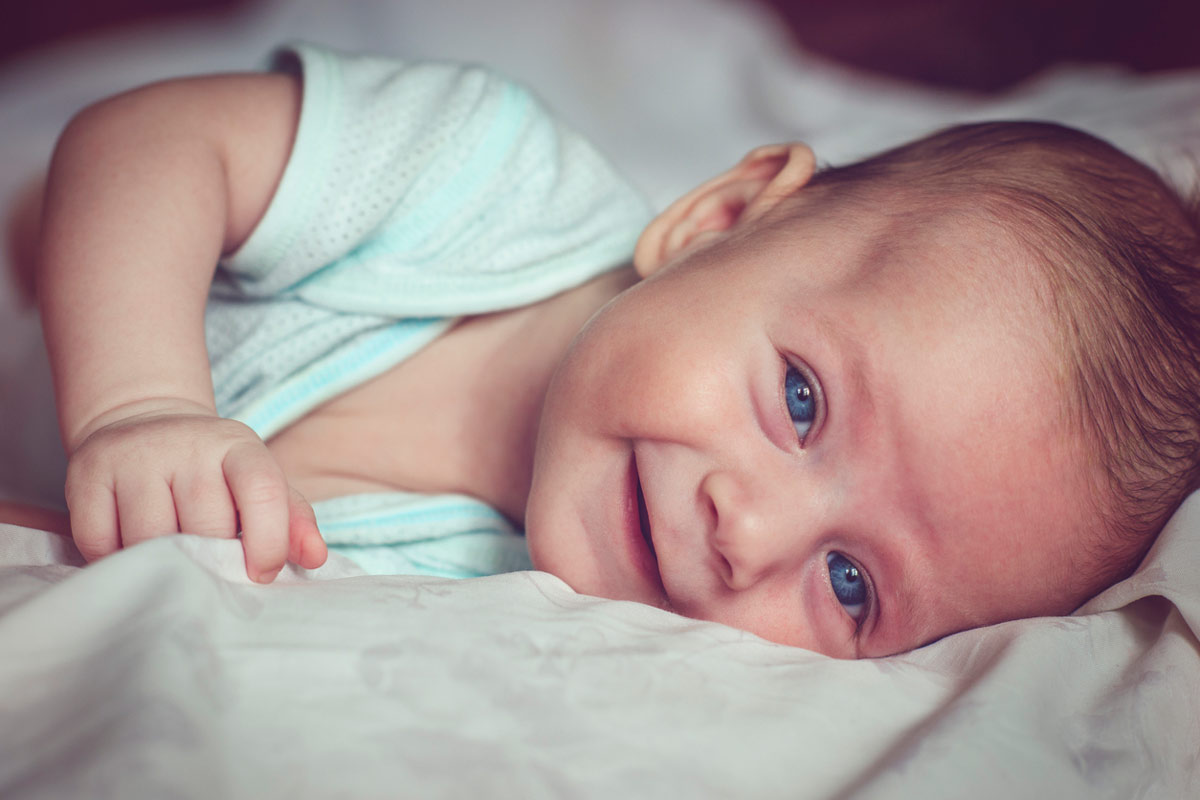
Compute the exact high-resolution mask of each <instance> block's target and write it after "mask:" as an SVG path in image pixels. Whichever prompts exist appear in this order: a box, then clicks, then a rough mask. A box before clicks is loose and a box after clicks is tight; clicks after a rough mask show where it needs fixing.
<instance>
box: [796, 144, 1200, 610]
mask: <svg viewBox="0 0 1200 800" xmlns="http://www.w3.org/2000/svg"><path fill="white" fill-rule="evenodd" d="M818 186H826V187H829V188H830V189H832V190H835V191H840V190H842V189H849V190H851V191H852V192H853V191H855V190H867V191H870V190H871V189H872V188H880V187H886V188H890V189H892V190H897V191H900V192H902V193H904V195H905V196H906V197H908V198H910V199H917V200H918V201H920V200H928V201H931V202H934V203H939V204H940V203H944V202H946V201H950V202H955V201H962V200H964V199H965V200H969V202H970V203H972V207H975V208H978V209H980V211H982V212H983V213H984V214H988V215H990V216H991V217H992V218H993V219H995V220H997V221H998V222H1000V223H1001V224H1002V225H1003V226H1004V228H1005V230H1006V231H1008V232H1009V233H1010V234H1012V235H1014V236H1015V237H1016V238H1017V240H1018V241H1019V242H1021V243H1022V244H1023V245H1025V246H1026V248H1027V249H1029V250H1031V251H1032V252H1033V253H1035V254H1037V255H1038V256H1039V258H1038V260H1039V262H1040V264H1041V266H1042V267H1043V268H1044V272H1045V278H1046V284H1047V286H1048V289H1049V295H1050V297H1049V301H1050V303H1049V304H1050V306H1051V311H1052V313H1053V314H1054V315H1055V316H1056V317H1057V319H1056V322H1057V323H1058V335H1059V337H1060V344H1061V347H1062V348H1063V350H1064V352H1065V354H1066V357H1067V362H1068V364H1067V365H1066V367H1067V370H1068V376H1069V377H1068V383H1069V384H1070V386H1069V397H1068V398H1067V408H1066V410H1067V412H1068V413H1069V414H1070V415H1071V416H1072V417H1074V418H1075V421H1076V422H1077V424H1078V425H1079V426H1080V427H1081V429H1082V430H1083V431H1084V433H1085V436H1086V438H1087V440H1088V441H1089V442H1090V444H1091V445H1092V447H1091V452H1092V453H1093V455H1094V457H1096V458H1098V459H1099V461H1100V465H1101V466H1102V468H1103V472H1104V474H1106V475H1107V484H1108V485H1107V486H1101V487H1097V488H1100V489H1101V490H1102V491H1103V490H1107V491H1106V492H1103V493H1102V494H1101V497H1105V498H1107V499H1106V500H1102V501H1100V502H1099V505H1100V508H1098V512H1099V514H1100V517H1101V520H1102V522H1103V524H1104V527H1105V528H1106V530H1107V533H1108V535H1107V536H1104V537H1103V541H1101V542H1100V543H1099V545H1098V546H1096V547H1095V548H1094V560H1095V562H1096V564H1095V570H1094V572H1093V574H1092V575H1091V576H1090V580H1093V581H1096V582H1097V583H1103V584H1107V583H1111V582H1113V581H1115V580H1118V579H1120V578H1122V577H1124V576H1126V575H1127V574H1128V573H1129V572H1131V571H1132V570H1133V569H1134V568H1135V567H1136V566H1137V564H1138V562H1139V561H1140V560H1141V558H1142V557H1143V556H1144V555H1145V552H1146V550H1147V549H1148V548H1149V547H1150V545H1151V543H1152V542H1153V540H1154V537H1155V535H1156V534H1157V533H1158V531H1159V530H1160V529H1161V528H1162V526H1163V525H1164V524H1165V522H1166V520H1167V518H1168V517H1169V516H1170V515H1171V514H1172V513H1173V512H1174V511H1175V509H1176V508H1177V507H1178V506H1179V504H1180V503H1181V502H1182V500H1183V498H1184V497H1185V496H1186V495H1187V494H1188V493H1189V492H1191V491H1193V490H1195V489H1196V488H1198V487H1200V187H1198V188H1197V190H1196V191H1195V192H1194V194H1193V197H1191V198H1190V199H1184V198H1183V197H1181V196H1180V194H1179V193H1178V192H1176V191H1175V190H1173V189H1172V188H1171V187H1170V186H1168V185H1167V184H1166V183H1165V182H1164V180H1163V179H1162V178H1161V177H1160V176H1159V175H1158V174H1156V173H1155V172H1154V171H1152V170H1151V169H1149V168H1148V167H1146V166H1145V165H1143V164H1141V163H1140V162H1138V161H1136V160H1135V159H1133V158H1131V157H1129V156H1128V155H1126V154H1124V153H1122V152H1121V151H1120V150H1118V149H1117V148H1115V147H1113V146H1112V145H1110V144H1108V143H1106V142H1104V141H1102V140H1100V139H1098V138H1096V137H1094V136H1091V135H1089V134H1086V133H1083V132H1081V131H1077V130H1073V129H1071V128H1067V127H1064V126H1061V125H1056V124H1051V123H1042V122H987V123H978V124H971V125H959V126H956V127H952V128H948V129H945V130H942V131H939V132H937V133H934V134H932V135H931V136H928V137H926V138H923V139H920V140H917V141H915V142H912V143H910V144H907V145H904V146H901V147H898V148H896V149H893V150H889V151H887V152H885V153H881V154H879V155H877V156H874V157H872V158H870V159H867V160H865V161H862V162H858V163H856V164H851V165H848V166H845V167H836V168H828V169H824V170H822V171H820V172H819V173H818V174H817V175H816V176H814V178H813V179H812V181H811V182H810V187H814V188H815V187H818ZM1095 588H1099V587H1098V586H1097V587H1095Z"/></svg>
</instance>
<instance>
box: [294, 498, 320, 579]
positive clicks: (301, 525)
mask: <svg viewBox="0 0 1200 800" xmlns="http://www.w3.org/2000/svg"><path fill="white" fill-rule="evenodd" d="M289 488H290V487H289ZM290 496H291V499H290V503H289V505H290V513H289V515H288V541H289V542H290V545H289V547H288V561H291V562H292V563H293V564H299V565H300V566H301V567H304V568H305V569H316V568H317V567H319V566H321V565H322V564H324V563H325V559H326V557H327V556H328V550H327V549H326V547H325V540H324V539H323V538H321V532H320V531H318V530H317V517H316V515H315V514H314V513H313V510H312V506H310V505H309V504H308V501H307V500H305V499H304V496H303V495H301V494H300V492H298V491H296V490H295V489H290Z"/></svg>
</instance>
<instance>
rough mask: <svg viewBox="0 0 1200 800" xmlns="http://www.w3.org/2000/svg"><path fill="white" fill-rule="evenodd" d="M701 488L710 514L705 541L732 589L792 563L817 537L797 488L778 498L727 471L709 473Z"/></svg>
mask: <svg viewBox="0 0 1200 800" xmlns="http://www.w3.org/2000/svg"><path fill="white" fill-rule="evenodd" d="M701 491H702V493H703V495H704V496H705V497H706V499H707V501H708V503H709V504H710V509H711V514H712V516H713V523H712V530H711V533H710V545H711V546H712V548H713V550H714V552H715V554H716V555H717V564H718V569H720V570H721V571H722V575H721V578H722V579H723V580H724V582H725V584H726V585H727V586H728V587H729V588H730V589H733V590H734V591H743V590H745V589H749V588H751V587H752V586H754V585H755V584H757V583H758V582H759V581H761V580H762V579H763V578H764V577H766V576H768V575H770V574H772V573H773V572H775V571H777V570H779V569H788V568H793V567H795V566H797V565H798V564H799V563H800V561H801V559H802V558H803V551H804V550H805V548H807V547H809V546H811V545H812V544H813V543H814V542H815V540H816V538H817V531H818V528H819V524H818V523H817V517H816V516H815V513H814V514H809V512H808V510H806V509H805V505H806V502H805V498H804V497H803V494H802V493H800V494H798V495H796V496H791V495H790V494H789V495H788V497H787V498H783V497H781V496H780V495H781V494H783V493H782V492H772V491H768V490H766V489H765V488H764V487H763V486H761V485H756V484H754V483H751V482H749V481H745V480H739V479H738V477H737V476H736V475H735V474H733V473H730V472H713V473H710V474H709V475H707V476H706V477H705V478H704V480H703V482H702V485H701ZM812 511H814V512H815V509H812Z"/></svg>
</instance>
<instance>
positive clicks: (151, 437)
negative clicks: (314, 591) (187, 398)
mask: <svg viewBox="0 0 1200 800" xmlns="http://www.w3.org/2000/svg"><path fill="white" fill-rule="evenodd" d="M130 410H134V409H125V410H124V412H127V411H130ZM124 412H122V411H119V412H117V414H116V416H117V417H118V418H117V419H112V416H113V415H112V414H110V415H106V417H105V418H102V419H100V420H99V421H98V423H93V425H92V426H90V427H92V428H93V430H91V432H90V433H88V434H87V435H86V438H85V439H83V441H82V443H81V444H80V445H79V446H78V447H77V448H76V449H75V451H74V452H73V453H72V454H71V458H70V462H69V463H68V466H67V484H66V495H67V508H68V509H70V512H71V535H72V536H73V537H74V539H75V544H76V545H77V546H78V548H79V551H80V553H82V554H83V557H84V558H85V559H87V560H88V561H93V560H95V559H98V558H101V557H102V556H106V555H108V554H109V553H112V552H114V551H116V550H119V549H120V548H122V547H129V546H131V545H134V544H137V543H138V542H140V541H143V540H146V539H152V538H154V537H156V536H163V535H166V534H170V533H177V532H180V531H183V532H186V533H194V534H199V535H201V536H215V537H219V538H224V539H231V538H233V537H234V536H236V535H237V532H238V529H239V527H240V529H241V532H242V547H243V548H244V549H245V552H246V574H247V575H248V576H249V577H250V578H251V579H252V580H255V581H258V582H259V583H270V582H271V581H273V580H274V579H275V576H276V575H278V574H279V571H280V570H281V569H282V568H283V565H284V562H285V561H292V562H294V563H296V564H299V565H300V566H302V567H305V568H307V569H314V568H316V567H319V566H320V565H321V564H323V563H325V557H326V548H325V542H324V540H323V539H322V538H321V534H320V533H319V532H318V531H317V523H316V518H315V517H314V515H313V511H312V507H311V506H309V504H308V503H307V502H306V501H305V500H304V498H303V497H301V496H300V493H299V492H297V491H296V490H295V489H293V488H292V487H291V486H289V485H288V482H287V478H286V477H285V475H284V473H283V470H282V469H281V468H280V466H279V464H278V463H276V461H275V457H274V456H273V455H272V454H271V452H270V450H268V449H267V446H266V444H265V443H263V441H262V439H260V438H259V437H258V436H257V435H256V434H255V433H254V431H252V430H251V429H250V428H248V427H246V426H245V425H243V424H242V423H240V422H236V421H234V420H230V419H224V418H222V417H218V416H217V415H216V414H214V413H212V412H211V411H209V410H207V409H205V408H204V407H203V406H199V405H196V404H192V403H184V402H178V403H176V402H170V403H161V404H160V403H154V404H151V406H150V407H149V408H147V406H145V405H143V406H141V407H140V408H137V409H136V410H135V413H132V414H129V415H125V413H124Z"/></svg>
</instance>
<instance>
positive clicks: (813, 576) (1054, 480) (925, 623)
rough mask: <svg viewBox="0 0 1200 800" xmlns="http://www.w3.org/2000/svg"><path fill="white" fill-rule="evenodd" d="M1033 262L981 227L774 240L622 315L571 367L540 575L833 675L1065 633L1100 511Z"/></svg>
mask: <svg viewBox="0 0 1200 800" xmlns="http://www.w3.org/2000/svg"><path fill="white" fill-rule="evenodd" d="M1034 275H1035V272H1034V269H1033V268H1032V267H1031V266H1030V265H1029V259H1028V258H1025V257H1024V256H1023V254H1022V253H1021V252H1020V251H1019V250H1018V249H1017V248H1016V247H1015V246H1012V245H1010V244H1009V243H1008V241H1007V240H1006V239H1005V238H1004V237H1002V236H1000V235H999V234H998V233H997V232H996V231H995V230H994V229H990V228H988V226H986V225H984V224H983V223H970V222H964V221H963V220H961V219H959V220H948V219H947V220H943V222H942V224H939V225H935V226H931V227H926V228H923V229H922V232H921V234H920V235H919V236H917V237H914V236H913V234H912V232H911V231H902V230H897V229H895V228H894V226H892V225H891V223H889V222H888V221H887V220H886V219H885V218H883V216H882V215H873V214H871V213H864V212H861V211H858V212H853V213H851V212H850V211H848V210H843V211H836V210H827V211H822V212H821V213H820V214H814V215H812V216H810V217H806V218H804V219H799V220H791V221H789V222H788V224H787V225H775V226H773V227H772V226H767V225H765V224H762V223H761V222H760V223H758V227H757V229H756V230H753V231H752V232H751V233H750V235H734V234H726V235H723V236H720V237H718V238H717V239H716V240H715V241H710V242H708V243H707V244H706V245H705V246H703V247H701V248H699V249H695V250H693V251H691V252H689V253H685V254H683V255H682V256H681V257H679V258H676V259H674V260H673V261H671V262H670V263H668V264H667V265H665V266H663V267H662V268H661V269H659V270H658V271H657V272H655V273H654V274H653V275H651V276H650V277H649V278H648V279H647V280H644V281H642V282H640V283H638V284H636V285H635V286H634V287H633V288H631V289H629V290H628V291H626V292H625V293H623V294H622V295H620V296H618V297H617V298H616V299H614V300H613V301H612V302H611V303H610V304H609V305H608V306H606V307H605V308H604V309H603V310H602V311H601V312H599V313H598V314H597V315H596V316H595V317H594V318H593V319H592V320H591V321H590V322H589V323H588V325H587V326H586V327H585V328H584V330H583V331H582V332H581V333H580V335H579V336H578V337H577V339H576V340H575V342H574V343H573V345H572V347H571V350H570V351H569V353H568V354H567V356H566V358H565V359H564V361H563V362H562V364H561V365H560V366H559V369H558V372H557V373H556V375H555V377H554V380H553V382H552V384H551V388H550V391H549V393H548V395H547V400H546V406H545V409H544V411H543V416H542V421H541V430H540V433H539V439H538V446H537V454H536V458H535V468H534V479H533V487H532V490H531V493H530V497H529V503H528V508H527V513H526V529H527V534H528V537H529V547H530V550H531V553H532V555H533V560H534V564H535V565H536V566H537V567H538V568H539V569H543V570H546V571H549V572H552V573H554V574H556V575H558V576H560V577H561V578H562V579H563V580H565V581H566V582H567V583H568V584H569V585H571V586H572V587H573V588H574V589H576V590H577V591H579V592H582V593H585V594H593V595H598V596H602V597H608V598H614V599H627V600H635V601H640V602H644V603H649V604H652V605H656V606H661V607H664V608H669V609H671V610H674V611H676V612H678V613H680V614H683V615H686V616H689V617H694V618H698V619H706V620H714V621H717V622H721V623H725V624H728V625H732V626H735V627H739V628H743V629H746V630H749V631H752V632H754V633H756V634H758V635H760V636H762V637H764V638H766V639H770V640H773V641H778V642H782V643H786V644H793V645H798V646H802V647H806V648H809V649H812V650H816V651H819V652H823V653H826V654H829V655H833V656H838V657H858V656H874V655H885V654H890V653H896V652H901V651H905V650H909V649H911V648H914V647H917V646H919V645H921V644H923V643H927V642H929V641H932V640H934V639H936V638H938V637H940V636H944V635H946V634H948V633H951V632H954V631H957V630H962V629H965V628H970V627H976V626H979V625H984V624H989V623H993V622H997V621H1000V620H1004V619H1011V618H1017V617H1025V616H1035V615H1039V614H1047V613H1050V614H1062V613H1068V612H1070V611H1071V610H1072V609H1073V608H1074V607H1075V606H1076V605H1077V604H1078V603H1079V602H1081V601H1082V600H1083V599H1084V597H1085V596H1086V593H1087V590H1086V589H1085V584H1086V581H1083V580H1081V579H1080V577H1079V576H1078V574H1077V572H1076V570H1077V569H1079V563H1078V559H1077V556H1078V554H1079V553H1080V552H1081V551H1082V550H1084V549H1085V548H1083V547H1082V545H1081V544H1080V543H1079V542H1077V541H1075V540H1076V539H1077V538H1078V537H1079V536H1080V533H1079V532H1080V531H1083V530H1086V529H1087V525H1086V521H1087V518H1088V517H1087V515H1088V511H1087V510H1086V509H1087V508H1089V505H1088V504H1087V503H1086V502H1085V500H1086V498H1087V494H1086V490H1085V488H1084V486H1085V481H1084V479H1083V478H1082V477H1080V472H1081V470H1080V466H1081V465H1082V464H1083V463H1085V462H1084V461H1083V459H1084V454H1083V450H1082V445H1081V443H1079V442H1077V441H1075V439H1076V437H1075V436H1074V435H1073V433H1072V432H1070V431H1069V430H1068V426H1067V425H1065V424H1064V423H1063V414H1062V411H1061V408H1062V402H1061V400H1062V392H1063V391H1064V390H1063V388H1062V385H1061V378H1060V377H1058V376H1059V375H1060V371H1059V370H1058V369H1057V368H1056V367H1055V366H1054V365H1055V362H1056V357H1055V355H1054V347H1053V346H1052V345H1051V336H1050V332H1051V331H1050V325H1051V322H1050V320H1049V319H1048V318H1047V317H1046V315H1045V314H1044V313H1043V312H1042V310H1041V304H1040V302H1039V301H1038V299H1037V293H1036V291H1035V289H1034V288H1032V287H1034V286H1037V285H1038V282H1037V280H1036V278H1035V277H1034Z"/></svg>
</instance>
